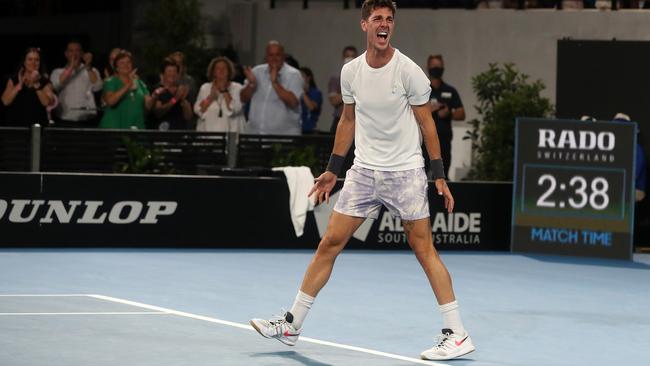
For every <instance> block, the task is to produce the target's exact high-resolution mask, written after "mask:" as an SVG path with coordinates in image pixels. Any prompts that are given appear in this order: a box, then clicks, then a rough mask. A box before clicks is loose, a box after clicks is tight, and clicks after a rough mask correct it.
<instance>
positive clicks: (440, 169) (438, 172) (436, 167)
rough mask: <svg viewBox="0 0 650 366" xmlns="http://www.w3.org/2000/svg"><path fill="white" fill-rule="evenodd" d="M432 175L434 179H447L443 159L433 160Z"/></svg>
mask: <svg viewBox="0 0 650 366" xmlns="http://www.w3.org/2000/svg"><path fill="white" fill-rule="evenodd" d="M430 163H431V173H432V174H431V175H432V176H433V179H434V180H435V179H445V178H447V177H445V166H444V164H443V163H442V159H435V160H431V161H430Z"/></svg>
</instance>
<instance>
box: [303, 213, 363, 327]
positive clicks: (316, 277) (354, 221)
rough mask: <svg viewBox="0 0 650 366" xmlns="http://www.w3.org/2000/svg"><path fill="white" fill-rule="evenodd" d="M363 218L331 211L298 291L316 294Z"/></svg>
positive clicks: (328, 276)
mask: <svg viewBox="0 0 650 366" xmlns="http://www.w3.org/2000/svg"><path fill="white" fill-rule="evenodd" d="M364 220H365V218H363V217H352V216H348V215H344V214H341V213H338V212H336V211H334V212H332V216H331V217H330V221H329V223H328V224H327V230H326V232H325V235H324V236H323V238H322V239H321V241H320V243H319V244H318V249H317V250H316V253H315V254H314V256H313V257H312V260H311V262H310V263H309V266H308V267H307V271H306V272H305V277H304V278H303V281H302V285H301V286H300V291H302V292H303V293H305V294H307V295H309V296H311V297H316V295H318V293H319V292H320V290H321V289H322V288H323V287H324V286H325V284H326V283H327V281H328V280H329V278H330V275H331V274H332V268H333V267H334V261H335V260H336V257H337V256H338V255H339V253H341V251H342V250H343V248H344V247H345V245H346V244H347V242H348V241H349V240H350V237H351V236H352V234H354V232H355V231H356V230H357V229H358V228H359V226H361V224H363V221H364ZM294 315H295V314H294Z"/></svg>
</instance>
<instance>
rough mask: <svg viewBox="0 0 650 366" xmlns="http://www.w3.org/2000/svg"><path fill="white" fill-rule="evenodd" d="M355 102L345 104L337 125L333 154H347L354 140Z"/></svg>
mask: <svg viewBox="0 0 650 366" xmlns="http://www.w3.org/2000/svg"><path fill="white" fill-rule="evenodd" d="M354 118H355V115H354V104H344V105H343V113H341V118H340V119H339V124H338V125H337V126H336V135H335V137H334V148H333V149H332V154H335V155H338V156H346V155H347V154H348V150H350V146H352V142H353V141H354Z"/></svg>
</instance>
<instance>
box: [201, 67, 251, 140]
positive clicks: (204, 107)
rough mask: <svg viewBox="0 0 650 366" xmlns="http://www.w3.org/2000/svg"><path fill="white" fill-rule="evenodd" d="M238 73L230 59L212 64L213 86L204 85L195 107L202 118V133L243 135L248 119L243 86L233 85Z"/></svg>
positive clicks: (211, 78)
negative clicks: (241, 94) (244, 105)
mask: <svg viewBox="0 0 650 366" xmlns="http://www.w3.org/2000/svg"><path fill="white" fill-rule="evenodd" d="M234 73H235V68H234V65H233V63H232V62H231V61H230V60H229V59H228V58H227V57H222V56H221V57H216V58H214V59H212V61H210V65H209V66H208V71H207V77H208V80H210V82H208V83H205V84H203V85H201V89H200V90H199V94H198V96H197V98H196V103H195V104H194V112H195V113H196V114H197V115H198V116H199V122H198V123H197V125H196V129H197V130H198V131H212V132H243V130H244V125H245V123H246V119H245V118H244V114H243V111H242V103H241V99H239V93H240V91H241V89H242V85H241V84H239V83H236V82H233V81H231V80H232V78H233V76H234Z"/></svg>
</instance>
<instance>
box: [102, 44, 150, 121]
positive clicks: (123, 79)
mask: <svg viewBox="0 0 650 366" xmlns="http://www.w3.org/2000/svg"><path fill="white" fill-rule="evenodd" d="M113 69H114V70H115V75H113V76H112V77H110V78H109V79H108V80H106V83H105V84H104V93H103V95H102V100H103V101H104V103H105V104H106V109H105V110H104V116H103V117H102V120H101V123H100V125H99V126H100V127H102V128H138V129H143V128H145V115H146V113H147V112H149V111H150V110H151V108H152V107H153V106H154V104H155V97H156V96H155V94H154V96H153V97H152V96H150V95H149V91H148V90H147V86H146V85H145V84H144V82H143V81H142V80H140V79H139V78H138V75H137V71H138V70H137V69H134V68H133V57H132V56H131V53H130V52H128V51H126V50H121V51H120V52H118V54H117V55H116V56H115V61H114V62H113Z"/></svg>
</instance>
